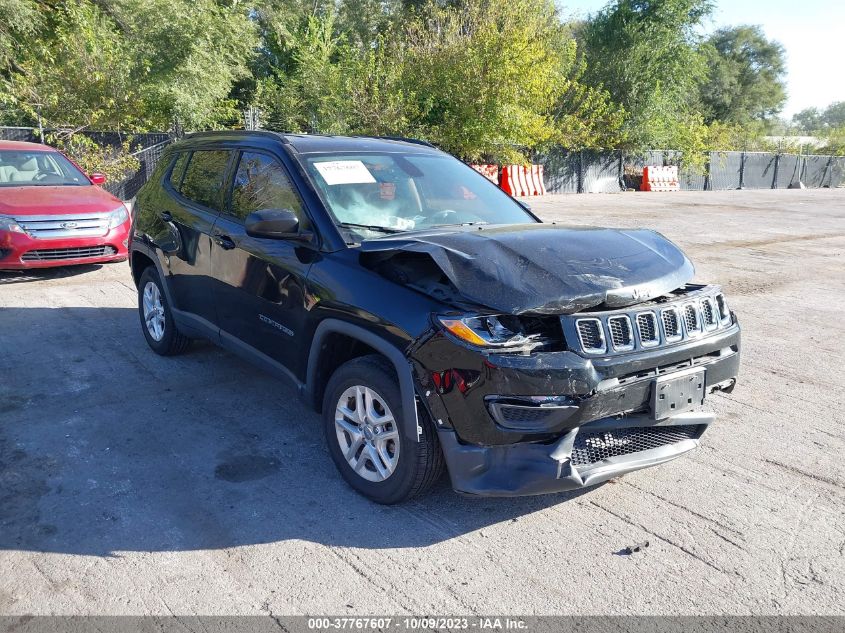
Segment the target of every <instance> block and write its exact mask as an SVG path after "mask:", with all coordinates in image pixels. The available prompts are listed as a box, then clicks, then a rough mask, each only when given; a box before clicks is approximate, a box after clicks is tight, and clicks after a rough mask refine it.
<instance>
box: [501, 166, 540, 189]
mask: <svg viewBox="0 0 845 633" xmlns="http://www.w3.org/2000/svg"><path fill="white" fill-rule="evenodd" d="M499 186H501V188H502V190H503V191H505V192H507V193H509V194H510V195H512V196H541V195H543V194H544V193H546V185H545V183H544V182H543V166H542V165H502V177H501V180H500V185H499Z"/></svg>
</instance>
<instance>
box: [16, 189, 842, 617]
mask: <svg viewBox="0 0 845 633" xmlns="http://www.w3.org/2000/svg"><path fill="white" fill-rule="evenodd" d="M533 204H534V209H535V210H536V211H537V212H538V213H539V215H541V216H542V217H543V218H544V219H546V220H556V221H560V222H566V223H571V224H596V225H611V226H624V227H634V226H645V227H653V228H655V229H657V230H659V231H661V232H663V233H664V234H665V235H667V236H668V237H670V238H671V239H674V240H676V241H677V242H678V243H680V244H681V245H682V246H683V247H684V248H685V249H686V251H687V253H688V254H689V255H690V256H691V258H692V259H693V261H694V262H695V263H696V266H697V273H698V275H697V278H698V279H699V280H703V281H708V282H717V283H722V284H723V285H724V287H725V289H726V291H727V293H728V298H729V300H730V301H731V304H732V307H733V308H734V309H735V310H736V311H737V312H738V314H739V315H740V320H741V323H742V325H743V327H744V332H743V337H744V339H743V342H744V349H743V366H742V374H741V380H740V383H739V386H738V387H737V389H736V391H735V392H734V393H733V394H732V395H730V396H725V395H719V396H713V397H711V398H710V405H711V406H712V407H713V408H714V409H715V410H716V411H717V412H718V414H719V419H718V420H717V422H716V424H714V425H713V426H712V427H711V429H710V430H709V431H708V433H707V434H706V435H705V436H704V440H703V445H702V447H701V448H700V449H699V450H697V451H695V452H693V453H691V454H689V455H687V456H684V457H682V458H680V459H678V460H676V461H674V462H671V463H669V464H665V465H663V466H660V467H658V468H653V469H650V470H645V471H641V472H638V473H633V474H630V475H627V476H625V477H624V478H622V479H619V480H617V481H615V482H613V483H610V484H606V485H604V486H601V487H599V488H596V489H593V490H590V491H588V492H585V493H581V494H559V495H552V496H544V497H533V498H522V499H467V498H463V497H460V496H458V495H456V494H454V493H453V492H452V491H451V489H450V488H449V487H448V485H447V484H446V482H445V481H444V483H443V484H442V485H441V486H439V487H438V488H437V489H436V490H435V491H434V492H433V493H432V494H430V495H429V496H427V497H424V498H421V499H418V500H415V501H412V502H410V503H407V504H406V505H403V506H400V507H390V508H387V507H379V506H376V505H373V504H371V503H369V502H368V501H366V500H364V499H362V498H361V497H359V496H357V495H356V494H355V493H353V492H352V491H351V490H350V489H349V488H348V487H347V486H346V485H345V484H344V483H343V481H342V480H341V478H340V477H339V475H338V474H337V473H336V471H335V469H334V467H333V466H332V464H331V463H330V460H329V457H328V454H327V452H326V449H325V447H324V444H323V438H322V436H321V431H320V427H319V425H318V417H317V415H316V414H314V413H312V412H310V411H309V410H308V409H306V408H305V407H304V406H303V405H302V404H300V403H299V402H298V401H297V399H296V395H295V392H294V389H293V388H292V387H291V386H290V385H288V384H283V383H279V382H277V381H276V380H274V379H272V378H270V377H268V376H266V375H265V374H263V373H262V372H261V371H259V370H257V369H254V368H252V367H251V366H249V365H247V364H245V363H243V362H241V361H240V360H238V359H237V358H235V357H233V356H231V355H229V354H228V353H225V352H222V351H219V350H217V349H216V348H214V347H212V346H210V345H208V344H200V345H196V346H195V347H194V348H193V350H192V351H191V352H190V353H188V354H187V355H185V356H182V357H179V358H168V359H165V358H160V357H158V356H156V355H155V354H153V353H152V352H151V351H150V350H149V349H148V348H147V346H146V343H145V341H144V339H143V337H142V335H141V330H140V326H139V323H138V316H137V313H136V310H135V302H136V298H135V290H134V287H133V285H132V280H131V278H130V275H129V269H128V267H127V265H126V264H125V263H124V264H116V265H109V266H103V267H99V268H96V267H93V268H92V267H86V268H78V269H64V270H56V271H53V272H45V273H35V274H26V275H24V274H11V273H0V350H2V355H3V360H4V362H3V365H2V370H0V614H24V613H61V614H71V613H73V614H83V613H84V614H170V613H175V614H194V613H197V614H230V613H252V614H262V613H263V614H267V613H272V614H294V613H310V614H315V613H317V614H319V613H332V614H352V613H391V614H393V613H408V612H410V613H417V614H422V613H427V614H447V613H450V614H471V613H483V614H490V613H498V614H501V613H513V614H523V615H527V614H547V613H579V614H588V613H590V614H623V613H648V614H666V613H679V614H697V613H711V614H717V613H727V614H749V613H755V614H756V613H759V614H775V613H789V614H803V613H822V614H833V613H839V614H843V613H845V459H843V454H845V426H843V425H844V424H845V419H843V418H844V417H845V416H844V415H843V410H845V372H844V371H843V369H842V363H843V358H845V318H843V314H845V191H843V190H838V191H837V190H834V191H825V190H821V191H760V192H751V191H741V192H706V193H692V192H691V193H679V194H619V195H583V196H549V197H548V198H545V199H542V200H539V199H538V200H535V201H533ZM643 541H648V542H649V547H647V548H646V549H644V550H642V551H640V552H638V553H634V554H631V555H625V554H624V552H623V551H624V549H625V548H626V547H627V546H630V545H633V544H635V543H640V542H643Z"/></svg>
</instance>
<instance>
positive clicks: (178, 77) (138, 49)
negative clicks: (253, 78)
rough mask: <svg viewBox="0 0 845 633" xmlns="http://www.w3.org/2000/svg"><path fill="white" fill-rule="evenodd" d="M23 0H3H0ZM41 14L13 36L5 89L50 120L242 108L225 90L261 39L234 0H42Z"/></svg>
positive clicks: (126, 124) (192, 118) (148, 118)
mask: <svg viewBox="0 0 845 633" xmlns="http://www.w3.org/2000/svg"><path fill="white" fill-rule="evenodd" d="M12 1H14V2H16V3H17V4H18V5H19V6H24V4H25V3H22V2H21V1H20V0H0V2H12ZM38 9H39V19H38V20H37V21H36V22H33V23H32V26H30V27H28V30H27V32H26V33H27V36H26V38H25V41H22V42H19V43H18V44H16V45H15V60H14V63H10V64H8V65H7V70H6V71H5V75H4V79H5V81H4V83H5V86H6V94H7V95H8V96H7V98H6V99H5V100H6V101H7V102H10V103H11V104H12V105H13V106H14V107H16V108H17V109H18V110H19V111H21V112H23V113H24V114H25V115H26V116H28V117H29V119H30V120H31V121H32V120H34V117H35V113H36V111H37V110H38V109H39V108H40V109H41V112H42V114H43V115H44V118H45V119H46V121H47V122H48V123H49V124H51V125H54V126H69V127H76V128H83V127H98V128H109V129H126V128H133V129H136V130H143V129H148V128H158V129H166V128H167V127H168V126H169V125H170V123H171V121H172V120H173V119H174V118H178V119H179V120H180V121H181V122H182V123H183V124H184V125H185V126H186V127H188V128H194V129H196V128H202V127H209V126H212V125H215V124H219V123H220V122H223V121H227V120H231V119H232V118H233V117H236V116H238V113H237V109H236V107H235V106H236V104H235V102H234V101H233V100H232V99H230V98H229V96H230V92H231V90H232V87H233V85H234V83H235V82H236V81H237V80H238V79H240V78H242V77H244V76H246V75H248V73H249V65H248V62H249V60H250V58H251V56H252V55H253V53H254V50H255V48H256V47H257V43H258V42H257V38H256V36H255V29H254V25H253V23H252V22H251V21H250V19H249V16H248V13H247V10H246V8H244V7H241V6H240V5H239V3H237V2H233V3H231V4H229V3H227V2H222V1H221V2H215V0H196V1H193V0H167V1H164V0H115V1H114V2H108V3H102V4H95V3H94V2H91V1H90V0H78V1H76V2H67V3H59V2H56V3H53V2H40V3H38Z"/></svg>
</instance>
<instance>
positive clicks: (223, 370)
mask: <svg viewBox="0 0 845 633" xmlns="http://www.w3.org/2000/svg"><path fill="white" fill-rule="evenodd" d="M0 345H2V349H3V350H4V356H5V366H6V369H5V370H4V378H3V380H2V381H0V549H11V550H33V551H49V552H62V553H72V554H87V555H100V556H109V555H119V552H121V551H184V550H199V549H214V548H229V547H237V546H241V545H253V544H260V543H273V542H277V541H282V540H286V539H299V540H307V541H312V542H315V543H320V544H325V545H333V546H345V547H360V548H402V547H420V546H426V545H430V544H433V543H437V542H440V541H444V540H447V539H451V538H455V537H460V536H461V535H463V534H466V533H468V532H473V531H476V530H480V529H482V528H484V527H487V526H490V525H494V524H499V523H505V522H514V521H517V522H518V520H519V518H520V517H522V516H525V515H527V514H530V513H533V512H537V511H540V510H543V509H546V508H549V507H550V506H554V505H557V504H561V503H563V502H566V501H569V500H572V499H574V498H575V497H577V496H578V495H579V494H581V493H568V494H557V495H545V496H540V497H523V498H500V499H480V498H467V497H462V496H460V495H457V494H456V493H454V492H453V491H452V490H451V488H450V486H449V485H448V479H447V478H444V480H443V481H441V482H440V483H439V484H438V485H437V486H436V487H435V488H434V490H432V491H431V492H430V493H429V494H428V495H427V496H424V497H420V498H417V499H414V500H411V501H410V502H408V503H405V504H402V505H398V506H392V507H384V506H379V505H377V504H374V503H371V502H369V501H368V500H366V499H364V498H362V497H361V496H359V495H358V494H356V493H355V492H353V491H352V490H351V489H350V488H349V487H348V486H347V485H346V484H345V482H344V481H343V480H342V479H341V477H340V475H339V474H338V473H337V471H336V470H335V468H334V465H333V464H332V463H331V460H330V458H329V455H328V452H327V451H326V449H325V443H324V439H323V433H322V426H321V417H320V416H319V415H318V414H316V413H314V412H313V411H312V410H310V409H309V408H308V407H307V406H305V405H304V404H303V403H301V402H300V401H299V400H298V398H297V396H296V391H295V389H294V387H293V386H292V385H290V384H286V383H281V382H279V381H278V380H276V379H274V378H272V377H270V376H268V375H266V374H264V373H262V372H261V371H260V370H257V369H255V368H253V367H252V366H251V365H248V364H246V363H244V362H242V361H240V360H239V359H237V358H236V357H234V356H232V355H230V354H228V353H226V352H224V351H221V350H219V349H218V348H216V347H215V346H213V345H210V344H208V343H196V344H195V345H194V346H193V347H192V348H191V350H190V351H189V352H188V353H187V354H185V355H183V356H179V357H169V358H163V357H160V356H157V355H155V354H154V353H153V352H152V351H150V350H149V349H148V348H147V346H146V343H145V341H144V339H143V337H142V335H141V332H140V325H139V322H138V315H137V311H136V310H134V309H131V308H99V309H98V308H88V307H72V308H5V309H0Z"/></svg>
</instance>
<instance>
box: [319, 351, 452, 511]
mask: <svg viewBox="0 0 845 633" xmlns="http://www.w3.org/2000/svg"><path fill="white" fill-rule="evenodd" d="M402 416H403V410H402V398H401V396H400V392H399V385H398V383H397V381H396V377H395V373H394V371H393V368H392V367H391V366H390V365H389V364H388V362H387V361H386V360H385V359H384V358H383V357H381V356H363V357H361V358H355V359H353V360H351V361H349V362H347V363H345V364H344V365H342V366H341V367H340V368H339V369H338V370H337V371H336V372H335V373H334V374H333V375H332V377H331V379H330V380H329V384H328V386H327V387H326V393H325V397H324V399H323V425H324V431H325V435H326V441H327V442H328V447H329V453H330V454H331V456H332V460H333V461H334V463H335V466H337V468H338V470H339V471H340V474H341V475H342V476H343V478H344V479H345V480H346V481H347V483H349V485H350V486H352V487H353V488H354V489H355V490H357V491H358V492H360V493H361V494H363V495H364V496H365V497H368V498H370V499H372V500H373V501H376V502H378V503H384V504H392V503H399V502H401V501H405V500H406V499H410V498H411V497H413V496H414V495H416V494H420V493H422V492H424V491H426V490H427V489H428V488H430V487H431V486H432V484H434V483H435V482H436V481H437V480H438V479H439V478H440V476H441V475H442V474H443V469H444V463H443V454H442V452H441V449H440V443H439V442H438V440H437V431H435V430H434V428H433V426H432V425H431V423H430V422H429V421H428V419H423V415H422V414H421V415H420V418H421V419H420V426H421V427H422V429H423V431H422V434H421V436H420V439H419V441H417V438H416V434H414V436H409V435H408V433H407V429H406V428H405V425H404V424H403V423H402V420H403V417H402Z"/></svg>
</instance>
